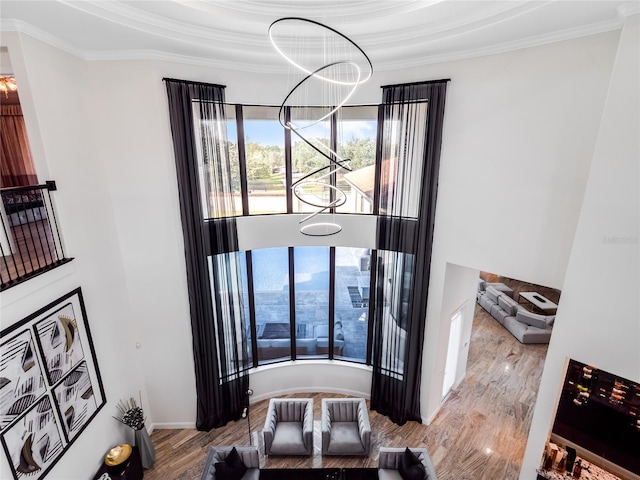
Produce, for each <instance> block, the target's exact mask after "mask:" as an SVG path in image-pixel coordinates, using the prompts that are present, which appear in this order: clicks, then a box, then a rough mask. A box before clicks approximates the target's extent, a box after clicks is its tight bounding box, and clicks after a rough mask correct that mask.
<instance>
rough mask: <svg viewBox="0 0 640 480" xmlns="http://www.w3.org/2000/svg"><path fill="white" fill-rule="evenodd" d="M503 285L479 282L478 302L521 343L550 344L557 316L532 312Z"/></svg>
mask: <svg viewBox="0 0 640 480" xmlns="http://www.w3.org/2000/svg"><path fill="white" fill-rule="evenodd" d="M500 285H502V284H497V285H492V284H488V283H485V282H484V281H483V280H481V281H480V282H478V293H477V300H478V303H479V304H480V306H481V307H482V308H484V309H485V310H486V311H487V312H489V313H490V314H491V316H492V317H493V318H495V319H496V320H497V321H498V323H500V325H502V326H503V327H504V328H506V329H507V330H508V331H509V332H510V333H511V334H512V335H513V336H514V337H516V338H517V339H518V341H519V342H520V343H549V339H550V338H551V332H552V329H553V322H554V321H555V318H556V316H555V315H539V314H537V313H533V312H530V311H529V310H527V309H526V308H525V307H524V306H522V305H520V304H519V303H518V302H516V301H515V300H514V299H513V298H511V297H512V295H513V291H512V290H511V289H509V288H508V287H507V288H506V289H505V288H502V287H500Z"/></svg>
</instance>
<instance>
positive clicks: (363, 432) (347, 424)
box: [322, 398, 371, 455]
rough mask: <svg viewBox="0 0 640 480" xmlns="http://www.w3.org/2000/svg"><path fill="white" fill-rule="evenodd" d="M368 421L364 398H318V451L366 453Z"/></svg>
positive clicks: (369, 437)
mask: <svg viewBox="0 0 640 480" xmlns="http://www.w3.org/2000/svg"><path fill="white" fill-rule="evenodd" d="M370 450H371V424H370V423H369V411H368V410H367V403H366V402H365V399H364V398H323V399H322V454H323V455H369V451H370Z"/></svg>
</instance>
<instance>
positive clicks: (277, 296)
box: [251, 248, 291, 363]
mask: <svg viewBox="0 0 640 480" xmlns="http://www.w3.org/2000/svg"><path fill="white" fill-rule="evenodd" d="M251 257H252V271H253V292H254V302H255V316H256V339H257V342H256V343H257V346H258V352H257V353H258V361H259V362H260V363H263V362H265V361H271V360H277V359H287V358H291V315H290V308H289V285H290V283H289V251H288V249H287V248H264V249H260V250H254V251H252V252H251Z"/></svg>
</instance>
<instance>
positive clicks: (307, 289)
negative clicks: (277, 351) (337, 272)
mask: <svg viewBox="0 0 640 480" xmlns="http://www.w3.org/2000/svg"><path fill="white" fill-rule="evenodd" d="M293 251H294V254H293V264H294V278H295V299H296V300H295V302H296V303H295V304H296V311H295V318H296V358H304V357H313V356H316V355H320V356H324V357H325V358H326V357H327V354H328V353H329V350H328V349H329V247H296V248H294V250H293Z"/></svg>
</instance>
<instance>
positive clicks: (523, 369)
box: [145, 305, 547, 480]
mask: <svg viewBox="0 0 640 480" xmlns="http://www.w3.org/2000/svg"><path fill="white" fill-rule="evenodd" d="M546 352H547V346H546V345H522V344H521V343H519V342H518V341H517V340H516V339H515V338H514V337H513V336H512V335H511V334H510V333H509V332H507V331H506V330H505V329H504V328H503V327H502V326H501V325H500V324H498V322H496V321H495V320H494V319H493V318H492V317H491V316H490V315H488V314H487V313H486V312H485V311H484V310H483V309H482V308H480V307H479V306H478V305H476V313H475V318H474V325H473V332H472V339H471V343H470V347H469V360H468V365H467V376H466V378H465V380H464V381H463V382H462V383H461V384H460V385H459V386H458V387H457V388H456V389H455V390H454V391H453V392H452V393H451V394H450V395H449V397H448V398H447V400H446V402H445V403H444V405H443V407H442V408H441V410H440V412H439V413H438V415H437V416H436V418H435V419H434V421H433V422H432V423H431V424H430V425H421V424H418V423H415V422H410V423H408V424H406V425H404V426H403V427H399V426H397V425H395V424H393V423H392V422H390V421H389V420H388V419H387V418H386V417H384V416H382V415H378V414H377V413H376V412H370V419H371V427H372V453H371V456H369V457H323V456H321V454H320V445H321V440H320V399H321V398H323V397H339V396H341V395H333V394H325V393H309V394H306V395H305V394H296V395H290V396H297V397H304V396H311V397H313V398H314V405H315V419H316V420H315V425H314V427H315V439H314V443H315V450H314V454H313V456H310V457H284V458H277V457H268V458H265V457H264V456H263V455H262V452H264V448H263V442H262V435H261V430H262V427H263V424H264V420H265V416H266V408H267V404H268V401H267V400H263V401H259V402H256V403H255V404H252V405H251V412H250V419H251V442H252V443H253V444H254V445H257V446H258V449H259V451H260V454H261V466H262V468H278V467H281V468H282V467H284V468H287V467H303V468H314V467H321V466H324V467H333V466H344V467H355V466H372V467H375V466H377V462H378V449H379V447H381V446H394V447H401V446H426V447H427V449H428V450H429V452H430V455H431V457H432V459H433V461H434V465H435V469H436V472H437V474H438V478H439V480H480V479H486V480H513V479H517V478H518V475H519V472H520V465H521V463H522V458H523V456H524V449H525V445H526V440H527V435H528V432H529V427H530V425H531V417H532V415H533V407H534V402H535V398H536V392H537V389H538V385H539V382H540V375H541V373H542V366H543V364H544V360H545V357H546ZM151 438H152V440H153V443H154V445H155V448H156V463H155V465H154V466H153V468H152V469H150V470H147V471H146V472H145V479H147V480H192V479H199V478H200V473H201V471H202V467H203V465H204V461H205V458H206V456H207V452H208V450H209V448H210V446H211V445H248V444H249V433H248V428H247V422H246V421H244V420H243V421H238V422H232V423H230V424H228V425H227V426H225V427H223V428H219V429H215V430H213V431H211V432H197V431H196V430H192V429H184V430H156V431H154V432H153V434H152V435H151ZM532 475H533V472H532Z"/></svg>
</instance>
